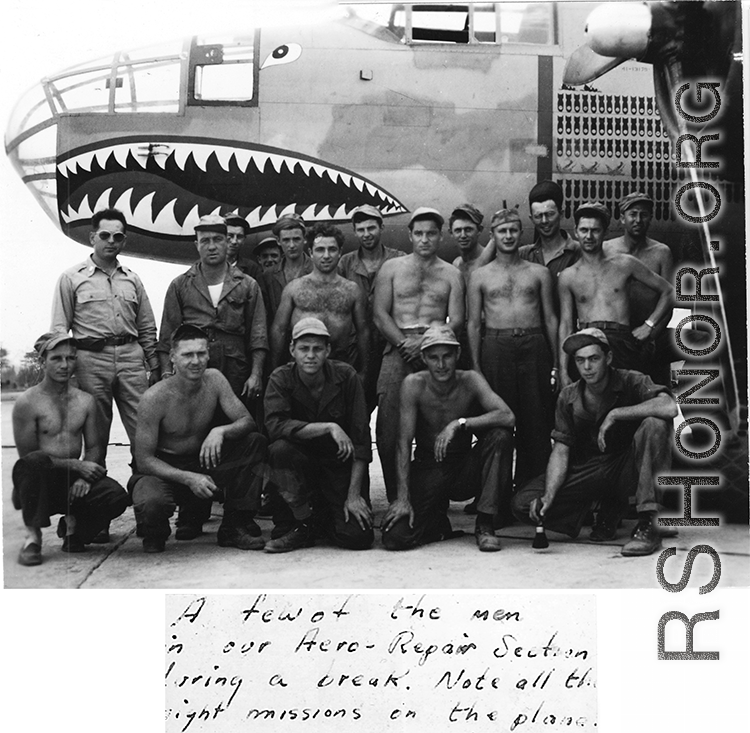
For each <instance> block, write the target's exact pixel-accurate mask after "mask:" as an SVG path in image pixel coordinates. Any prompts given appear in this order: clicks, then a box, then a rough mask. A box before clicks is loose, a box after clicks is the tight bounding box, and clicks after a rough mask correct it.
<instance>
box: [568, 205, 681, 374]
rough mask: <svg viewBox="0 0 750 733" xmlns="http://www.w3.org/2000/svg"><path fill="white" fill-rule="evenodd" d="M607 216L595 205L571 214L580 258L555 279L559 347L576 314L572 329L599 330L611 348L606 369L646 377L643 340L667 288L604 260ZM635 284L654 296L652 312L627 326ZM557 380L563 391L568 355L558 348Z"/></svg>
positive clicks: (634, 263) (624, 263)
mask: <svg viewBox="0 0 750 733" xmlns="http://www.w3.org/2000/svg"><path fill="white" fill-rule="evenodd" d="M609 220H610V215H609V211H608V210H607V208H606V207H605V206H604V205H603V204H600V203H599V202H595V203H585V204H582V205H581V206H579V207H578V209H576V212H575V222H576V234H577V235H578V241H579V242H580V245H581V259H580V260H579V261H578V262H576V264H575V265H572V266H571V267H569V268H567V269H566V270H564V271H563V272H562V273H561V274H560V278H559V280H558V286H559V294H560V334H559V342H560V344H562V343H563V341H565V339H566V338H567V337H568V336H569V335H570V334H571V333H573V332H574V331H575V330H576V328H575V317H574V314H575V313H576V311H577V315H578V328H599V329H601V330H602V331H603V332H604V333H605V335H606V336H607V338H608V340H609V344H610V348H611V349H612V357H613V359H612V366H614V367H616V368H618V369H634V370H636V371H639V372H644V373H647V372H648V369H649V354H648V353H647V352H648V348H647V347H648V339H649V337H650V335H651V332H652V331H653V330H654V327H655V326H656V324H657V323H658V322H659V321H660V320H661V319H662V318H664V317H665V316H666V314H667V311H668V310H669V302H670V293H671V287H670V285H669V283H668V282H667V281H666V280H664V278H661V277H659V276H658V275H655V274H654V273H653V272H651V270H649V269H648V267H646V265H644V264H643V263H642V262H639V261H638V260H637V259H636V258H635V257H632V256H631V255H626V254H612V255H609V256H607V255H606V254H605V253H604V251H603V248H602V243H603V242H604V234H605V232H606V231H607V227H608V226H609ZM634 281H638V282H640V283H642V284H643V285H645V286H646V287H648V288H650V289H651V290H653V291H655V292H656V293H658V296H659V298H658V300H657V303H656V306H655V307H654V309H653V311H652V312H651V313H650V314H649V316H648V318H646V319H645V320H644V322H643V323H642V324H641V325H640V326H637V327H636V328H632V329H631V326H630V301H629V298H628V293H629V292H630V286H631V283H632V282H634ZM560 378H561V381H562V385H563V386H567V385H568V384H570V383H571V381H572V378H571V375H570V374H569V373H568V355H567V354H566V353H565V352H564V351H563V350H562V348H561V349H560Z"/></svg>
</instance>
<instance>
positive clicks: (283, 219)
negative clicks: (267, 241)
mask: <svg viewBox="0 0 750 733" xmlns="http://www.w3.org/2000/svg"><path fill="white" fill-rule="evenodd" d="M284 229H301V230H302V231H303V232H304V231H305V229H307V227H306V225H305V220H304V219H303V218H302V217H301V216H300V215H299V214H295V213H291V214H284V216H280V217H279V218H278V220H277V221H276V223H275V224H274V225H273V228H272V229H271V231H272V232H273V233H274V236H276V237H278V236H279V232H282V231H283V230H284Z"/></svg>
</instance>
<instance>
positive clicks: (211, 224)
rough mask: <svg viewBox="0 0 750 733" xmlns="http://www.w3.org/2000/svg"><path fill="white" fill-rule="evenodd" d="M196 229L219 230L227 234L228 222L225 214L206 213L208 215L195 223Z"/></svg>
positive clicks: (197, 230)
mask: <svg viewBox="0 0 750 733" xmlns="http://www.w3.org/2000/svg"><path fill="white" fill-rule="evenodd" d="M195 231H196V232H199V231H203V232H219V234H226V233H227V222H226V221H225V219H224V217H223V216H219V215H218V214H206V216H202V217H201V218H200V220H199V221H198V223H197V224H196V225H195Z"/></svg>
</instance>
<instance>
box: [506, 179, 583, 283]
mask: <svg viewBox="0 0 750 733" xmlns="http://www.w3.org/2000/svg"><path fill="white" fill-rule="evenodd" d="M562 205H563V192H562V188H560V186H559V185H558V184H557V183H555V182H554V181H540V182H539V183H537V184H536V186H534V187H533V188H532V189H531V191H529V209H530V212H531V217H530V218H531V221H532V222H533V223H534V226H535V227H536V232H537V234H538V235H539V238H538V239H537V240H536V241H535V242H534V243H533V244H527V245H525V246H524V247H521V248H520V249H519V254H520V255H521V258H522V259H524V260H528V261H529V262H535V263H536V264H538V265H544V266H545V267H546V268H547V269H548V270H549V271H550V274H551V275H552V277H553V279H554V281H555V282H557V278H558V277H560V273H561V272H562V271H563V270H564V269H566V268H567V267H570V266H571V265H573V264H575V263H576V262H578V260H579V259H580V257H581V251H580V248H579V247H578V244H577V242H576V241H575V240H574V239H573V238H572V237H571V236H570V234H568V233H567V232H566V231H565V230H564V229H561V228H560V224H561V221H562ZM555 295H556V292H555Z"/></svg>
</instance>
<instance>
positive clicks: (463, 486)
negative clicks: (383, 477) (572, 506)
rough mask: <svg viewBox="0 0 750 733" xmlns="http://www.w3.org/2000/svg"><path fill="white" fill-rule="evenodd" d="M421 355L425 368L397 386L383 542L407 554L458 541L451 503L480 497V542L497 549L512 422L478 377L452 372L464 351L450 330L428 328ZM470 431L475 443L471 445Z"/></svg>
mask: <svg viewBox="0 0 750 733" xmlns="http://www.w3.org/2000/svg"><path fill="white" fill-rule="evenodd" d="M421 351H422V359H423V360H424V363H425V364H426V365H427V371H422V372H417V373H416V374H410V375H409V376H407V377H406V379H405V380H404V383H403V385H402V387H401V405H400V410H401V420H400V429H399V433H398V453H397V458H398V462H397V464H396V470H397V474H396V476H397V487H398V496H397V498H396V500H395V501H394V502H393V503H392V504H391V505H390V506H389V507H388V510H387V511H386V513H385V516H384V517H383V545H384V546H385V548H386V549H388V550H407V549H409V548H411V547H416V546H417V545H424V544H427V543H428V542H437V541H438V540H443V539H449V538H450V537H453V536H455V534H454V533H453V532H452V531H451V525H450V521H449V520H448V515H447V511H448V504H449V502H450V500H451V499H452V500H454V501H465V500H466V499H470V498H472V497H474V496H478V497H479V501H478V504H477V509H478V513H477V524H476V531H475V534H476V540H477V545H478V546H479V549H480V550H481V551H482V552H495V551H497V550H499V549H500V540H499V538H497V537H496V536H495V532H494V529H493V519H494V517H495V515H496V514H497V513H498V510H499V509H500V508H501V507H502V506H503V504H506V505H507V504H508V503H509V501H510V492H511V488H512V487H511V483H510V473H511V470H510V462H511V460H512V456H513V426H514V425H515V417H514V416H513V413H512V412H511V411H510V409H509V408H508V406H507V405H506V404H505V402H503V401H502V399H501V398H500V397H499V396H498V395H496V394H495V393H494V392H493V391H492V390H491V389H490V386H489V385H488V384H487V381H486V380H485V378H484V377H483V376H482V375H481V374H479V373H477V372H474V371H469V370H467V371H462V370H456V363H457V361H458V357H459V354H460V351H461V349H460V346H459V343H458V339H457V338H456V336H455V334H454V333H453V330H452V329H451V328H450V326H446V325H434V326H430V328H428V329H427V331H425V334H424V337H423V339H422V345H421ZM474 433H475V434H476V435H477V437H478V438H479V441H478V442H477V444H476V445H475V446H474V447H473V448H472V446H471V439H472V434H474ZM415 437H416V442H417V448H416V452H415V456H414V460H413V461H412V460H411V443H412V440H413V439H414V438H415Z"/></svg>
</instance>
